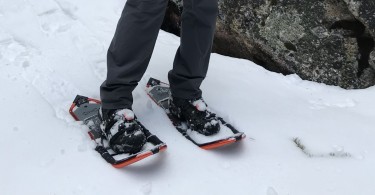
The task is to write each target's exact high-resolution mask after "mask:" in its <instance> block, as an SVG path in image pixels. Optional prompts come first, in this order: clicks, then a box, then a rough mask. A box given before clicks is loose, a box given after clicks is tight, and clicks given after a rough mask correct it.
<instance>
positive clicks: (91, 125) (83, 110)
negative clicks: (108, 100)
mask: <svg viewBox="0 0 375 195" xmlns="http://www.w3.org/2000/svg"><path fill="white" fill-rule="evenodd" d="M100 105H101V102H100V101H99V100H96V99H92V98H88V97H85V96H80V95H77V97H76V98H75V99H74V101H73V104H72V105H71V107H70V109H69V113H70V114H71V115H72V117H73V118H74V119H75V120H76V121H82V122H83V123H84V124H85V125H86V126H87V127H88V129H89V130H88V134H89V136H90V138H91V139H92V140H93V141H95V143H96V148H95V150H96V151H97V152H98V153H99V154H100V155H101V156H102V157H103V158H104V160H106V161H107V162H108V163H110V164H111V165H112V166H113V167H115V168H122V167H125V166H128V165H130V164H133V163H135V162H138V161H140V160H142V159H145V158H147V157H149V156H152V155H154V154H157V153H159V152H161V151H164V150H166V149H167V145H166V144H165V143H163V142H162V141H161V140H160V139H159V138H158V137H157V136H155V135H153V134H151V133H150V131H148V130H147V129H146V128H145V127H144V126H143V125H142V128H143V129H144V133H145V134H146V137H147V143H146V145H145V146H144V148H145V149H144V150H142V151H140V152H138V153H136V154H116V153H115V152H114V151H112V150H111V149H110V148H109V146H108V143H107V141H106V139H105V138H104V136H103V134H102V131H101V129H100V123H101V120H100V117H99V116H98V110H99V109H100Z"/></svg>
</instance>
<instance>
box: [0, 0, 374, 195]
mask: <svg viewBox="0 0 375 195" xmlns="http://www.w3.org/2000/svg"><path fill="white" fill-rule="evenodd" d="M124 3H125V1H122V0H106V1H103V0H75V1H67V0H11V1H5V0H0V88H1V89H2V92H1V93H0V107H1V108H2V112H1V114H0V119H1V122H2V123H1V126H2V131H1V132H2V135H1V136H0V154H1V157H2V159H1V161H0V175H1V176H0V194H2V195H21V194H29V195H44V194H46V195H47V194H57V195H58V194H61V195H62V194H80V195H85V194H89V195H94V194H98V195H99V194H135V195H137V194H141V195H143V194H163V195H168V194H181V195H185V194H186V195H188V194H196V195H200V194H201V195H206V194H216V195H221V194H223V195H224V194H239V195H247V194H265V195H275V194H278V195H287V194H288V195H301V194H303V195H316V194H319V195H332V194H339V195H353V194H373V192H374V191H375V186H374V185H373V182H374V178H375V168H374V164H375V152H374V148H375V142H374V141H373V140H374V137H375V130H374V127H375V120H374V118H375V109H374V108H375V101H374V99H375V88H374V87H372V88H368V89H365V90H349V91H346V90H343V89H340V88H338V87H332V86H326V85H323V84H317V83H313V82H308V81H303V80H301V79H300V78H299V77H298V76H296V75H290V76H283V75H281V74H275V73H272V72H269V71H267V70H265V69H263V68H261V67H259V66H257V65H255V64H254V63H252V62H249V61H246V60H240V59H234V58H229V57H225V56H221V55H217V54H213V55H212V58H211V66H210V69H209V73H208V76H207V79H206V80H205V82H204V83H203V85H202V90H203V92H204V93H203V96H204V98H205V101H206V102H207V103H208V105H209V106H210V108H211V109H214V111H215V112H216V113H218V114H219V115H221V116H222V117H224V119H226V120H228V122H230V123H233V124H234V125H235V126H236V127H237V128H238V129H240V130H241V131H244V132H245V133H246V134H247V135H248V138H246V139H245V140H244V141H243V142H242V143H239V144H235V145H232V146H229V147H226V148H222V149H218V150H215V151H205V150H201V149H199V148H197V147H195V146H194V145H193V144H192V143H191V142H190V141H188V140H186V139H185V138H183V137H182V136H181V135H180V133H179V132H177V131H176V130H175V129H174V127H173V126H172V124H171V123H170V122H169V120H168V118H167V116H166V115H165V114H164V111H163V110H162V109H160V108H158V107H157V106H156V105H154V104H153V103H150V99H149V98H148V97H147V95H146V93H145V91H144V86H145V85H146V82H147V80H148V78H149V77H150V76H152V77H155V78H158V79H161V80H164V81H167V73H168V71H169V70H170V69H171V68H172V62H173V58H174V53H175V51H176V49H177V47H178V45H179V38H178V37H176V36H174V35H171V34H168V33H165V32H163V31H161V32H160V34H159V37H158V40H157V43H156V47H155V52H154V55H153V57H152V59H151V63H150V66H149V69H148V70H147V72H146V74H145V77H144V79H143V80H142V81H141V82H140V84H139V86H138V87H137V89H136V90H135V91H134V98H135V102H134V106H133V109H134V112H135V113H136V114H137V117H138V118H139V120H140V121H141V122H142V123H144V125H145V126H146V127H148V128H149V129H151V130H152V132H153V133H154V134H156V135H157V136H158V137H159V138H160V139H162V140H163V141H165V142H167V144H168V150H167V151H166V152H164V153H161V154H160V155H156V156H153V157H150V158H148V159H146V160H144V161H142V162H140V163H137V164H135V165H132V166H129V167H126V168H124V169H121V170H118V169H114V168H113V167H111V166H109V165H108V164H107V163H106V162H105V161H104V160H103V159H102V158H101V157H100V156H99V155H98V154H97V152H96V151H94V150H93V147H94V144H93V142H92V141H90V139H89V138H88V136H87V134H86V130H85V128H86V127H85V126H84V125H83V124H82V123H78V122H75V121H74V120H73V119H72V117H71V116H70V115H69V113H68V108H69V106H70V104H71V102H72V100H73V99H74V97H75V96H76V95H77V94H82V95H86V96H89V97H93V98H98V97H99V86H100V84H101V83H102V82H103V80H104V79H105V76H106V49H107V48H108V46H109V43H110V41H111V39H112V36H113V33H114V30H115V27H116V24H117V21H118V19H119V16H120V14H121V12H122V8H123V6H124ZM343 154H348V155H343ZM223 184H225V185H223Z"/></svg>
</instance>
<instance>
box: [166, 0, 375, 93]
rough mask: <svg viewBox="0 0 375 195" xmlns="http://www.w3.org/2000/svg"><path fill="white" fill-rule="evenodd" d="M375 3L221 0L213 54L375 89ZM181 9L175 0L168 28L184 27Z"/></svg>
mask: <svg viewBox="0 0 375 195" xmlns="http://www.w3.org/2000/svg"><path fill="white" fill-rule="evenodd" d="M372 1H373V0H362V1H359V0H318V1H300V0H219V6H220V12H219V16H218V22H217V31H216V36H215V40H214V41H215V43H214V48H213V51H214V52H217V53H220V54H223V55H228V56H233V57H239V58H245V59H249V60H252V61H254V62H256V63H257V64H259V65H261V66H263V67H265V68H266V69H268V70H271V71H275V72H279V73H283V74H293V73H296V74H298V75H299V76H300V77H301V78H302V79H306V80H311V81H316V82H321V83H326V84H329V85H336V86H340V87H343V88H347V89H351V88H366V87H369V86H373V85H375V65H374V59H375V57H374V55H375V54H374V52H373V48H374V35H375V26H374V25H375V18H374V17H375V16H374V11H375V6H374V3H373V2H372ZM171 7H174V9H171ZM176 7H177V8H176ZM182 9H183V7H182V4H181V0H171V2H170V8H169V9H168V10H169V11H170V12H172V13H173V14H168V15H169V16H171V15H172V16H173V17H172V18H174V20H175V21H173V22H169V25H170V26H174V27H169V29H178V28H179V25H180V23H179V21H178V19H176V18H179V14H180V13H181V10H182ZM168 15H166V19H165V23H168V21H170V19H168ZM169 18H170V17H169ZM169 32H174V33H175V34H179V31H178V30H172V31H170V30H169ZM371 52H372V53H371Z"/></svg>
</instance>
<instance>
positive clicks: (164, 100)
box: [146, 78, 246, 150]
mask: <svg viewBox="0 0 375 195" xmlns="http://www.w3.org/2000/svg"><path fill="white" fill-rule="evenodd" d="M146 91H147V94H148V95H149V96H150V98H151V99H152V100H153V101H154V102H155V103H156V104H157V105H158V106H160V107H161V108H163V109H164V111H165V112H166V114H167V115H168V117H169V119H170V120H171V122H172V124H173V125H174V126H175V127H176V129H177V130H178V131H179V132H180V133H181V134H182V135H183V136H184V137H185V138H186V139H188V140H190V141H191V142H193V143H194V144H195V145H197V146H199V147H200V148H202V149H206V150H210V149H214V148H218V147H222V146H225V145H228V144H231V143H235V142H238V141H240V140H242V139H244V138H245V137H246V135H245V134H244V133H242V132H240V131H238V130H237V129H236V128H234V127H233V126H232V125H230V124H229V123H227V122H225V121H224V119H223V118H221V117H218V116H216V115H215V117H216V118H217V120H218V121H219V122H220V131H219V133H217V134H215V135H210V136H205V135H203V134H200V133H198V132H196V131H193V130H191V129H189V128H188V125H187V123H186V122H185V121H181V120H180V119H179V118H178V117H176V116H174V115H173V114H171V113H170V111H169V103H168V101H169V93H170V89H169V85H168V84H166V83H163V82H161V81H159V80H157V79H154V78H150V80H149V81H148V83H147V86H146Z"/></svg>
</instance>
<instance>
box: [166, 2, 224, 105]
mask: <svg viewBox="0 0 375 195" xmlns="http://www.w3.org/2000/svg"><path fill="white" fill-rule="evenodd" d="M183 3H184V11H183V13H182V30H181V45H180V47H179V49H178V50H177V53H176V57H175V61H174V64H173V70H171V71H170V72H169V74H168V78H169V83H170V85H171V91H172V94H173V96H175V97H178V98H183V99H192V98H197V97H200V96H201V95H202V91H201V90H200V85H201V83H202V81H203V79H204V78H205V77H206V74H207V69H208V63H209V60H210V55H211V49H212V42H213V38H214V33H215V28H216V18H217V15H218V0H184V1H183Z"/></svg>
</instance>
